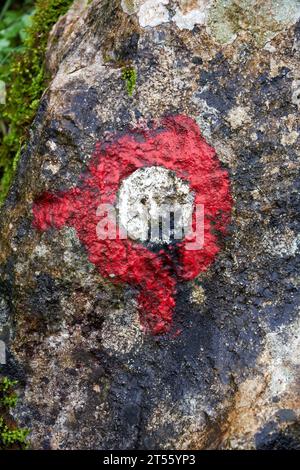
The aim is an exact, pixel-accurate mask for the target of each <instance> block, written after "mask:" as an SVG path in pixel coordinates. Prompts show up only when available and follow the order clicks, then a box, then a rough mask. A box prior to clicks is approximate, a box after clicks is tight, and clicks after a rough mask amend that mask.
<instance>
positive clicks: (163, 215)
mask: <svg viewBox="0 0 300 470" xmlns="http://www.w3.org/2000/svg"><path fill="white" fill-rule="evenodd" d="M193 206H194V194H193V193H192V192H191V190H190V187H189V183H188V182H187V181H184V180H183V179H182V178H179V177H178V176H176V174H175V172H174V171H172V170H168V169H167V168H164V167H162V166H151V167H143V168H139V169H138V170H136V171H134V172H133V173H132V174H131V175H130V176H129V177H128V178H126V179H124V180H123V181H122V183H121V186H120V190H119V194H118V216H119V225H120V227H121V229H122V228H123V229H125V231H126V232H127V236H128V237H129V238H131V239H133V240H139V241H149V242H152V243H156V244H161V243H170V242H171V240H172V239H176V240H178V239H182V238H183V237H184V236H185V235H186V234H187V232H188V230H189V227H190V226H191V220H192V213H193ZM172 221H173V222H172ZM172 224H173V226H172Z"/></svg>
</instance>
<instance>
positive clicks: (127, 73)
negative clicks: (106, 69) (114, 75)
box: [122, 66, 137, 96]
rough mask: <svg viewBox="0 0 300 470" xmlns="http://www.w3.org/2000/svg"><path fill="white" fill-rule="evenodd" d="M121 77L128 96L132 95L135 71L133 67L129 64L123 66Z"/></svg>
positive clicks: (135, 76)
mask: <svg viewBox="0 0 300 470" xmlns="http://www.w3.org/2000/svg"><path fill="white" fill-rule="evenodd" d="M122 79H123V80H124V81H125V83H126V89H127V93H128V95H129V96H132V94H133V91H134V89H135V85H136V79H137V73H136V70H135V68H133V67H131V66H126V67H123V69H122Z"/></svg>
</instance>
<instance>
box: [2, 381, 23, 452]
mask: <svg viewBox="0 0 300 470" xmlns="http://www.w3.org/2000/svg"><path fill="white" fill-rule="evenodd" d="M17 383H18V382H17V381H16V380H10V379H9V378H8V377H2V378H1V379H0V449H12V448H14V449H26V448H27V446H28V441H27V437H28V434H29V429H26V428H18V427H16V426H15V425H13V424H9V410H10V409H11V408H13V407H15V406H16V404H17V400H18V397H17V394H16V393H15V391H14V387H15V386H16V385H17Z"/></svg>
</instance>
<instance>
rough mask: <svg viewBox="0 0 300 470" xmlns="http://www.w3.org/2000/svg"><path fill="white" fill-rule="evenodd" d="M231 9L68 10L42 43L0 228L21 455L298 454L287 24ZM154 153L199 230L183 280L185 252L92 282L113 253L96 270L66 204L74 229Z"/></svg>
mask: <svg viewBox="0 0 300 470" xmlns="http://www.w3.org/2000/svg"><path fill="white" fill-rule="evenodd" d="M240 3H241V6H240V7H237V3H236V2H233V1H231V0H228V1H226V2H224V1H222V2H221V1H218V0H216V1H201V0H199V1H192V0H191V1H186V0H185V1H183V0H180V1H179V2H178V1H177V2H174V1H172V0H169V1H168V0H163V1H158V0H155V1H153V0H147V1H142V0H141V1H130V2H129V1H125V0H122V1H121V2H119V1H117V0H112V1H110V2H102V1H99V0H94V1H92V2H86V1H83V0H79V1H76V2H75V4H74V6H73V7H72V8H71V9H70V10H69V12H68V13H67V15H65V16H64V17H63V18H62V19H61V20H60V21H59V22H58V23H57V24H56V26H55V27H54V29H53V30H52V33H51V36H50V38H49V45H48V52H47V66H48V69H49V72H50V73H51V81H50V84H49V87H48V88H47V90H46V91H45V93H44V95H43V97H42V99H41V102H40V106H39V110H38V113H37V115H36V118H35V121H34V123H33V126H32V131H31V138H30V141H29V143H28V146H27V148H26V150H25V151H24V152H23V154H22V156H21V158H20V162H19V165H18V169H17V174H16V178H15V181H14V184H13V186H12V188H11V191H10V193H9V196H8V198H7V200H6V202H5V204H4V206H3V207H2V212H1V222H0V224H1V236H0V239H1V253H0V256H1V284H0V292H1V296H2V300H1V302H0V320H1V338H0V339H1V340H2V341H5V343H6V346H7V364H6V365H5V366H1V373H3V374H7V375H10V376H12V377H14V378H17V379H18V380H19V385H20V394H21V399H20V401H19V403H18V405H17V407H16V408H15V409H14V411H13V415H14V418H15V419H16V420H17V422H18V423H19V425H20V426H26V427H30V428H31V436H30V439H31V446H32V447H33V448H34V449H48V448H51V449H133V448H134V449H137V448H138V449H153V448H161V449H173V448H174V449H211V448H218V449H232V448H237V449H252V448H258V449H261V448H264V449H266V448H276V449H277V448H299V445H300V441H299V426H300V425H299V414H300V411H299V406H298V403H299V387H298V383H299V364H298V359H297V358H298V356H299V351H300V344H299V337H300V336H299V333H300V325H299V314H298V312H299V293H298V283H299V279H298V268H299V248H300V241H299V235H298V233H299V179H298V168H299V164H298V160H299V110H298V106H299V103H298V101H299V100H298V93H297V91H298V89H299V80H300V77H299V71H298V69H299V65H298V64H299V54H300V50H299V47H298V45H299V41H300V36H299V34H300V26H299V22H298V23H297V21H298V18H299V16H300V14H299V5H298V2H296V1H289V2H281V3H282V5H281V3H280V2H275V1H271V0H270V1H267V2H265V1H264V2H261V1H258V0H247V1H244V2H240ZM279 3H280V5H279ZM254 7H255V8H256V11H257V16H256V17H255V18H254V17H253V8H254ZM250 12H251V14H250ZM253 18H254V19H255V21H254V19H253ZM124 70H126V79H124V78H125V75H124ZM122 77H123V78H122ZM135 78H136V83H135ZM126 80H130V81H131V85H130V86H131V88H130V87H126ZM130 90H131V91H132V96H130V94H129V93H128V91H130ZM178 119H179V121H178ZM178 126H179V127H178ZM198 130H199V132H201V134H202V136H203V138H204V139H205V141H204V140H201V139H200V137H199V136H198ZM172 132H175V133H176V132H177V133H178V135H177V134H176V138H175V137H174V135H173V134H172ZM170 136H171V137H172V136H173V137H172V138H171V137H170ZM182 136H184V137H182ZM169 137H170V139H169ZM177 137H178V140H176V139H177ZM151 139H152V140H151ZM168 139H169V141H168ZM172 139H173V140H172ZM149 140H151V142H152V143H151V145H150V144H149ZM199 142H201V145H200V144H199ZM148 144H149V145H150V147H149V146H148ZM154 144H155V145H157V149H158V150H157V152H158V154H157V155H156V154H155V155H156V156H155V158H156V160H155V162H156V163H155V165H154V166H156V165H158V164H157V162H160V164H159V165H158V166H161V167H166V165H167V162H169V166H167V168H168V170H170V171H171V172H172V171H173V172H175V173H176V171H177V173H176V175H177V176H176V177H175V176H174V174H173V176H172V178H171V177H170V178H171V180H172V181H173V182H174V181H175V183H176V184H175V183H174V184H175V186H174V187H175V193H176V194H177V196H178V195H179V196H180V194H179V193H180V191H179V190H178V192H176V191H177V189H176V188H178V187H181V188H183V189H181V190H182V191H183V193H184V194H185V197H187V198H188V195H189V194H192V195H193V197H196V196H197V194H198V193H197V191H196V192H195V191H194V189H195V188H196V189H197V188H198V187H199V188H200V187H202V188H203V194H204V195H205V194H206V199H207V200H206V203H207V204H206V205H207V207H208V208H210V210H211V213H210V215H211V217H212V219H213V221H214V224H215V229H214V230H213V229H212V228H211V225H210V223H209V224H208V225H207V226H205V227H206V229H205V232H204V235H205V237H204V247H203V249H202V252H201V253H202V254H203V257H202V258H201V262H200V261H199V262H198V264H197V267H196V268H195V271H193V272H191V271H190V268H191V266H194V265H193V264H192V261H191V260H192V259H193V262H194V261H195V259H198V258H199V256H200V255H199V253H198V252H194V255H190V258H189V259H188V262H187V263H188V266H189V270H186V272H185V275H183V271H182V269H181V268H180V258H178V260H177V261H176V259H175V258H174V256H175V254H176V253H178V252H177V251H176V250H177V248H176V244H174V246H175V248H174V251H168V250H169V248H166V249H164V248H163V252H164V254H161V253H160V252H159V250H161V249H162V248H161V246H160V247H159V248H157V246H156V245H155V243H154V244H152V245H151V244H150V245H149V244H148V245H147V244H146V243H144V242H142V241H137V242H135V243H136V245H134V246H137V247H139V248H137V250H136V251H133V252H131V255H132V257H131V256H129V257H127V258H126V257H125V258H124V259H121V258H120V259H119V263H118V271H117V273H115V272H109V267H110V265H111V266H116V265H117V261H118V256H119V252H118V251H116V252H114V251H113V250H112V249H111V246H113V245H109V242H108V244H107V245H106V246H107V247H108V248H107V249H108V252H107V253H109V256H108V258H107V257H106V262H105V263H106V264H105V269H104V267H103V265H102V264H101V262H100V261H99V256H98V253H97V250H96V252H94V251H93V250H92V249H91V247H92V248H93V246H94V245H93V243H94V241H93V243H92V244H91V245H89V244H88V243H87V239H86V238H85V237H86V233H87V232H88V231H89V228H90V226H89V228H88V227H87V229H86V231H85V230H84V229H83V228H82V227H83V225H81V228H79V226H80V222H82V221H84V220H86V221H87V222H89V223H91V224H92V228H93V227H94V225H93V224H94V219H93V220H92V221H91V219H90V218H87V219H84V217H83V216H82V218H81V216H80V214H81V212H80V211H77V212H76V211H75V209H74V203H75V202H74V201H75V200H76V201H77V202H76V204H77V206H76V210H77V209H78V207H80V208H82V207H83V206H84V204H85V205H86V206H88V207H89V210H90V211H92V210H93V209H95V207H96V206H95V204H96V202H97V194H98V193H97V190H98V189H99V188H101V187H103V184H104V183H105V184H106V182H108V181H109V182H111V185H112V186H111V188H115V189H116V190H115V192H114V191H112V192H111V193H109V195H108V193H106V196H107V201H109V200H110V199H109V197H112V196H113V195H114V194H115V193H116V191H117V190H118V186H117V184H116V181H119V179H120V175H122V178H121V179H122V181H123V180H126V178H127V177H128V176H130V174H131V173H132V170H134V169H136V168H140V167H143V166H153V165H151V161H153V159H154V153H153V152H154V150H153V145H154ZM171 144H172V145H173V147H172V145H171ZM97 145H98V146H97ZM114 145H115V147H114ZM122 145H123V147H122ZM180 145H181V147H180ZM187 145H191V146H190V147H188V148H189V151H187V150H186V149H187ZM122 148H123V153H122V151H121V149H122ZM149 148H150V150H149ZM124 149H125V150H124ZM132 149H135V150H132ZM178 149H180V151H182V149H183V150H184V149H185V151H186V153H185V154H184V155H183V156H182V161H184V162H188V163H189V164H190V167H188V166H187V167H186V175H188V176H186V177H185V178H184V177H181V176H180V177H181V180H180V181H183V183H181V182H180V181H179V179H180V178H179V177H178V174H179V173H180V171H181V173H180V174H183V173H182V172H183V166H182V167H180V165H181V163H182V161H181V159H180V152H178V155H176V152H177V151H178ZM213 149H215V150H216V152H217V156H218V158H216V157H215V156H214V150H213ZM148 151H149V152H150V153H147V152H148ZM101 152H102V153H101ZM105 152H106V153H105ZM118 152H119V153H118ZM128 152H129V153H130V152H133V154H132V153H130V155H131V156H130V158H131V160H130V159H129V160H128V159H127V155H129V154H128ZM134 152H137V153H136V154H135V153H134ZM151 152H152V153H151ZM95 155H96V157H95ZM97 155H98V157H97ZM109 155H110V158H109V157H108V156H109ZM132 155H136V160H134V163H132V162H133V160H132V158H133V157H132ZM161 155H164V156H163V157H161ZM203 155H204V156H205V157H203ZM118 156H119V158H120V160H119V164H117V163H118ZM95 158H96V160H95ZM151 159H152V160H151ZM159 159H160V160H159ZM104 160H105V161H106V165H108V164H109V162H110V164H111V167H109V166H105V167H104V170H105V171H106V173H105V174H104V173H99V172H98V169H99V168H100V167H101V165H102V163H101V162H103V161H104ZM93 162H96V163H93ZM141 162H144V164H143V163H141ZM162 162H163V163H162ZM170 162H171V163H170ZM180 162H181V163H180ZM125 163H126V165H127V166H126V171H125ZM114 165H116V166H114ZM130 165H132V166H130ZM182 165H183V163H182ZM201 165H202V167H201ZM101 168H102V167H101ZM130 168H131V170H130ZM180 168H181V169H180ZM200 168H202V170H201V171H200ZM195 169H196V170H195ZM104 170H103V171H104ZM179 170H180V171H179ZM99 171H100V170H99ZM101 171H102V170H101ZM149 171H150V170H149ZM151 171H152V170H151ZM178 172H179V173H178ZM211 172H213V173H211ZM103 174H104V176H103ZM154 174H155V175H156V176H155V177H153V178H154V179H153V182H155V179H156V178H158V180H159V177H158V176H157V174H156V170H155V171H154ZM204 174H205V175H206V179H205V182H206V185H207V186H205V185H204V183H203V182H204V180H203V178H204V176H203V175H204ZM99 175H102V178H100V177H99ZM116 175H117V176H116ZM115 176H116V178H117V179H116V180H114V179H113V178H114V177H115ZM177 177H178V180H177V179H176V178H177ZM164 178H165V177H164ZM164 178H162V179H163V180H164V181H168V178H167V176H166V178H165V179H164ZM188 178H190V180H191V181H192V178H194V179H193V181H197V183H195V185H194V187H193V188H194V189H193V190H192V191H191V193H187V192H186V191H185V186H184V185H185V183H184V181H185V180H187V179H188ZM201 178H202V179H201ZM198 180H199V181H200V182H199V181H198ZM126 181H127V182H125V183H124V184H125V190H124V191H123V196H124V197H125V200H127V199H126V198H127V197H129V196H128V194H130V198H132V197H133V196H134V194H137V193H132V186H130V184H131V183H130V184H129V183H128V180H126ZM178 181H179V182H178ZM213 181H214V182H215V186H214V184H213ZM127 183H128V184H127ZM179 183H180V184H179ZM113 184H115V186H113ZM126 184H127V186H126ZM143 184H144V183H143ZM151 184H152V183H151ZM197 184H198V186H197ZM201 184H202V186H201ZM101 185H102V186H101ZM176 185H177V186H176ZM199 185H200V186H199ZM133 186H134V185H133ZM87 187H88V189H89V191H86V188H87ZM142 187H145V188H148V186H147V185H146V184H145V186H140V187H139V191H138V194H139V195H140V192H141V191H140V189H141V188H142ZM157 187H159V186H155V191H157ZM97 188H98V189H97ZM128 188H129V189H128ZM130 188H131V189H130ZM93 191H95V192H94V194H95V199H93V197H92V196H91V195H92V194H93ZM130 191H131V192H130ZM155 191H154V192H152V193H151V194H152V195H153V194H154V196H155V197H156V195H157V193H156V192H155ZM205 191H206V192H205ZM173 192H174V188H173V189H172V192H171V194H172V195H173ZM164 194H165V192H164V191H162V192H161V194H159V195H164ZM199 194H200V196H199V200H201V197H204V196H203V194H202V193H201V191H200V192H199ZM201 194H202V195H201ZM66 195H68V196H66ZM70 195H71V196H70ZM79 195H80V196H79ZM195 195H196V196H195ZM108 196H109V197H108ZM154 196H153V197H154ZM177 196H176V197H177ZM197 197H198V196H197ZM85 198H86V199H85ZM130 198H129V199H130ZM172 198H173V196H172ZM189 200H190V199H189ZM70 201H71V202H70ZM78 201H79V202H78ZM95 201H96V202H95ZM212 201H215V203H216V205H215V206H213V204H212ZM68 204H70V205H68ZM72 204H73V205H72ZM220 205H221V206H222V208H223V211H222V213H219V214H218V210H217V209H218V208H219V207H221V206H220ZM35 208H37V210H36V211H35ZM70 208H71V209H70ZM87 210H88V209H87ZM205 210H206V209H205V207H204V214H205ZM75 213H76V214H77V215H75ZM230 213H231V222H230V225H228V223H229V214H230ZM78 214H79V215H78ZM219 219H220V220H219ZM205 220H206V219H205ZM37 221H39V222H40V225H39V224H38V223H37ZM205 223H206V222H205ZM217 232H218V237H217ZM207 237H208V238H207ZM207 240H209V243H210V244H209V247H210V252H209V253H208V251H207V244H206V242H207ZM143 243H144V244H143ZM154 245H155V246H154ZM171 245H172V243H170V244H168V247H169V246H170V247H171ZM97 246H98V245H97ZM122 246H123V245H122ZM172 249H173V248H172ZM110 250H111V251H110ZM138 250H142V253H148V255H149V256H148V258H147V260H148V261H147V263H145V265H143V268H145V269H146V267H148V266H149V265H148V262H149V263H150V266H151V269H150V268H147V269H148V270H147V271H143V272H144V273H145V272H146V273H147V275H149V279H150V280H151V282H152V281H153V282H154V284H153V285H154V286H155V288H153V286H152V290H151V286H150V287H149V284H150V281H149V282H148V283H147V282H146V281H145V276H143V275H142V274H139V270H140V265H139V261H137V260H139V259H140V258H138V257H137V256H138V255H137V253H138ZM170 250H171V248H170ZM211 250H212V251H211ZM139 253H140V252H139ZM166 253H167V254H166ZM174 253H175V254H174ZM204 255H205V256H204ZM143 256H144V255H143ZM101 259H102V258H101ZM103 259H104V258H103ZM174 259H175V261H174ZM149 260H150V261H149ZM157 260H159V261H157ZM170 260H171V261H170ZM178 266H179V268H178ZM183 266H185V264H184V263H183ZM124 272H127V273H129V274H128V277H127V278H126V276H125V275H124ZM133 272H134V273H135V277H134V280H135V282H136V283H135V284H134V282H131V281H130V280H132V273H133ZM196 274H197V276H196ZM195 276H196V277H195ZM124 279H127V280H126V282H125V281H124ZM137 279H140V280H139V281H137ZM147 279H148V278H147ZM142 286H144V288H145V289H144V291H143V293H142V294H141V291H142V290H143V289H142ZM153 289H154V290H153ZM155 293H156V295H155ZM149 295H152V297H151V298H150V300H149ZM147 296H148V297H147ZM141 297H142V299H141ZM157 299H158V301H159V302H160V303H159V308H156V303H155V302H156V301H157ZM151 302H153V304H151ZM166 302H169V305H168V306H167V307H168V308H167V310H165V311H162V309H163V306H165V305H166ZM150 304H151V305H152V310H151V308H150V307H149V305H150ZM151 305H150V306H151ZM141 306H142V307H141ZM141 308H142V309H144V312H146V313H145V318H144V319H143V313H142V311H141ZM147 309H148V310H147ZM155 309H156V310H155ZM153 311H155V312H156V311H157V314H156V313H155V315H157V316H156V318H155V322H156V323H155V325H157V323H159V321H160V320H162V321H163V326H161V325H160V328H158V329H155V328H154V327H153V324H152V323H151V321H150V320H149V315H150V316H151V314H152V313H153ZM164 315H165V316H164ZM143 320H144V322H143ZM158 320H159V321H158ZM149 325H150V326H151V325H152V326H151V327H149ZM155 333H159V334H155Z"/></svg>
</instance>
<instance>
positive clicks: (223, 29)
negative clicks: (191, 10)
mask: <svg viewBox="0 0 300 470" xmlns="http://www.w3.org/2000/svg"><path fill="white" fill-rule="evenodd" d="M299 17H300V4H299V1H298V0H291V1H290V0H285V1H282V2H280V1H277V0H241V1H239V2H237V1H236V0H217V1H215V2H214V4H213V6H212V8H211V10H210V15H209V21H208V26H209V29H210V31H211V33H212V35H213V37H214V38H215V39H216V40H217V41H218V42H220V43H225V44H226V43H230V42H231V41H233V40H234V39H235V38H236V35H237V34H238V33H240V32H242V31H247V32H249V33H250V34H252V35H253V37H254V38H255V40H256V42H257V43H258V44H260V45H262V44H264V43H266V42H267V41H268V40H270V39H271V38H272V37H274V36H275V35H276V34H277V33H278V32H280V31H282V30H283V29H284V28H285V27H286V25H288V24H293V23H295V22H296V21H297V19H298V18H299Z"/></svg>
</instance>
